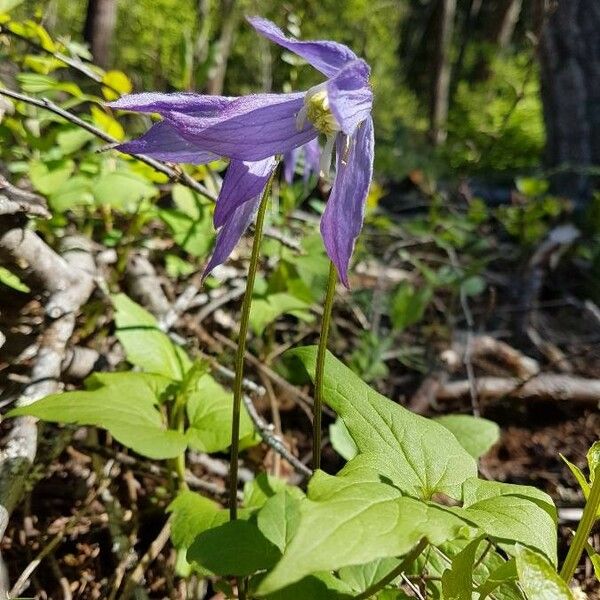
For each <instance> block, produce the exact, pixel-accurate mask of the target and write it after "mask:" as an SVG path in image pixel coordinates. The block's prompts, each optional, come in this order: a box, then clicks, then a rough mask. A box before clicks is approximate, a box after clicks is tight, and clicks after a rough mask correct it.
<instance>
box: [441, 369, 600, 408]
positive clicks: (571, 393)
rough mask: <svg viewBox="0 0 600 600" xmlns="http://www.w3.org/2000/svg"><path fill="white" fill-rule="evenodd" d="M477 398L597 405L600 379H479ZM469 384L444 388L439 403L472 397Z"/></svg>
mask: <svg viewBox="0 0 600 600" xmlns="http://www.w3.org/2000/svg"><path fill="white" fill-rule="evenodd" d="M476 388H477V394H478V396H479V397H480V398H481V399H482V400H488V401H489V400H499V399H502V398H513V399H519V400H557V401H562V402H576V403H582V404H591V405H596V404H598V402H600V379H586V378H584V377H577V376H575V375H556V374H551V373H542V374H540V375H537V376H535V377H533V378H531V379H529V380H528V381H525V382H523V381H521V380H519V379H517V378H515V377H479V378H478V379H477V383H476ZM469 390H470V384H469V381H467V380H462V381H452V382H450V383H446V384H443V385H440V386H439V388H438V389H437V393H436V398H437V400H459V399H462V398H465V397H466V396H468V395H469Z"/></svg>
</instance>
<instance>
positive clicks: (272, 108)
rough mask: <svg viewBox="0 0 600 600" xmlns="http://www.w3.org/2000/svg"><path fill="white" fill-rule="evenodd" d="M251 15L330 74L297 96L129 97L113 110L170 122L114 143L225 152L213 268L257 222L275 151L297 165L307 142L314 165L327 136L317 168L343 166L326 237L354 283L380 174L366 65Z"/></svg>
mask: <svg viewBox="0 0 600 600" xmlns="http://www.w3.org/2000/svg"><path fill="white" fill-rule="evenodd" d="M248 21H249V22H250V24H251V25H252V27H254V29H255V30H256V31H257V32H258V33H259V34H261V35H262V36H264V37H266V38H267V39H269V40H271V41H272V42H274V43H276V44H278V45H280V46H282V47H284V48H286V49H287V50H289V51H291V52H294V53H295V54H297V55H298V56H301V57H302V58H304V59H305V60H306V61H307V62H308V63H310V64H311V65H312V66H313V67H315V68H316V69H317V70H319V71H320V72H321V73H323V74H324V75H325V76H326V77H327V80H326V81H324V82H323V83H321V84H319V85H316V86H314V87H313V88H310V89H309V90H308V91H306V92H301V93H290V94H254V95H250V96H243V97H239V98H230V97H225V96H203V95H198V94H181V93H179V94H160V93H145V94H132V95H129V96H124V97H123V98H120V99H119V100H117V101H116V102H113V103H111V106H112V107H113V108H118V109H123V110H131V111H136V112H146V113H158V114H159V115H161V117H162V119H163V120H162V121H160V122H159V123H157V124H155V125H154V126H153V127H152V128H151V129H150V130H149V131H147V132H146V133H145V134H144V135H143V136H142V137H140V138H138V139H136V140H132V141H130V142H126V143H124V144H121V145H120V146H118V147H117V148H118V149H119V150H121V151H122V152H127V153H129V154H146V155H149V156H153V157H155V158H159V159H162V160H168V161H172V162H191V163H195V164H203V163H207V162H210V161H212V160H214V159H215V158H216V157H221V156H223V157H227V158H229V159H230V161H231V162H230V165H229V168H228V170H227V173H226V175H225V179H224V181H223V187H222V189H221V193H220V195H219V198H218V201H217V208H216V210H215V226H216V227H219V228H220V230H219V232H218V235H217V242H216V245H215V250H214V253H213V255H212V257H211V259H210V262H209V264H208V265H207V267H206V271H205V273H208V272H210V270H211V269H213V268H214V267H215V266H217V265H218V264H220V263H222V262H223V261H225V260H226V259H227V257H228V256H229V254H230V253H231V251H232V250H233V248H234V247H235V245H236V244H237V242H238V240H239V239H240V237H241V236H242V235H243V233H244V231H245V230H246V229H247V227H248V226H249V225H250V223H251V222H252V220H253V218H254V214H255V212H256V210H257V208H258V205H259V203H260V197H261V194H262V192H263V190H264V188H265V186H266V184H267V181H268V180H269V178H270V176H271V175H272V173H273V170H274V168H275V165H276V161H275V159H274V157H275V156H277V155H284V156H286V155H287V156H288V161H291V163H292V164H295V162H294V161H295V158H294V155H296V157H297V152H298V149H299V148H302V147H304V148H305V150H304V151H305V165H306V164H308V165H310V168H311V169H315V168H317V167H316V162H315V159H314V158H313V156H314V153H315V152H314V151H315V147H317V148H318V142H317V140H318V138H319V136H321V137H322V138H323V139H324V146H323V150H322V151H321V153H320V157H319V165H318V169H319V171H321V172H322V173H323V174H325V175H326V174H328V173H329V171H330V168H331V162H332V157H333V153H334V150H335V162H336V168H335V178H334V181H333V186H332V190H331V194H330V197H329V200H328V201H327V205H326V208H325V212H324V213H323V217H322V219H321V234H322V236H323V241H324V244H325V248H326V250H327V254H328V255H329V257H330V258H331V260H332V261H333V262H334V264H335V266H336V268H337V270H338V273H339V276H340V279H341V281H342V282H343V283H344V285H346V286H347V285H348V265H349V262H350V258H351V256H352V251H353V249H354V244H355V241H356V238H357V237H358V235H359V233H360V230H361V228H362V222H363V216H364V205H365V199H366V197H367V193H368V190H369V184H370V182H371V178H372V175H373V155H374V138H373V121H372V119H371V107H372V101H373V95H372V92H371V88H370V86H369V74H370V69H369V66H368V65H367V63H366V62H365V61H364V60H362V59H360V58H358V57H357V56H356V55H355V54H354V52H352V50H350V48H348V47H346V46H344V45H343V44H338V43H336V42H331V41H302V40H295V39H290V38H287V37H286V36H285V35H284V34H283V32H282V31H281V30H280V29H279V28H278V27H277V26H276V25H274V24H273V23H271V22H270V21H267V20H266V19H261V18H258V17H255V18H250V19H248ZM316 144H317V146H315V145H316ZM288 165H289V162H288ZM288 168H289V167H288ZM291 172H292V173H293V168H292V171H291Z"/></svg>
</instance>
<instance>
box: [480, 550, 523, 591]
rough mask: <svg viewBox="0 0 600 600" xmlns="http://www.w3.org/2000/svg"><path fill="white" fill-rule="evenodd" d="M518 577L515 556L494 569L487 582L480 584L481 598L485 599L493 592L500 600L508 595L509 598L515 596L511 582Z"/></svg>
mask: <svg viewBox="0 0 600 600" xmlns="http://www.w3.org/2000/svg"><path fill="white" fill-rule="evenodd" d="M517 578H518V575H517V563H516V561H515V559H514V558H511V559H510V560H507V561H505V562H503V563H502V564H501V565H500V566H499V567H497V568H496V569H494V571H492V572H491V573H490V575H489V577H488V578H487V579H486V580H485V582H484V583H482V584H481V585H480V586H479V588H478V590H477V591H478V592H479V600H485V598H487V597H488V596H489V595H490V594H491V593H492V592H494V598H497V599H498V600H501V599H502V598H504V597H505V596H507V595H508V598H513V597H514V594H513V593H512V592H513V589H512V585H511V584H512V582H513V581H516V580H517ZM509 585H511V587H510V588H509V587H508V586H509ZM494 590H496V591H494ZM518 597H519V598H521V597H522V596H521V595H519V596H518Z"/></svg>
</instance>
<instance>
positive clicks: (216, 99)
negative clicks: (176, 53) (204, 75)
mask: <svg viewBox="0 0 600 600" xmlns="http://www.w3.org/2000/svg"><path fill="white" fill-rule="evenodd" d="M232 100H233V98H227V97H225V96H207V95H201V94H186V93H175V94H165V93H159V92H144V93H142V94H128V95H127V96H122V97H121V98H119V99H118V100H115V101H114V102H108V103H107V105H108V106H110V107H111V108H115V109H118V110H130V111H132V112H141V113H158V114H161V115H162V114H164V113H166V112H172V111H177V112H182V113H186V114H196V115H199V114H205V115H207V116H208V115H210V114H214V113H215V112H216V111H219V110H221V109H223V108H224V107H225V106H227V105H228V104H229V103H230V102H231V101H232Z"/></svg>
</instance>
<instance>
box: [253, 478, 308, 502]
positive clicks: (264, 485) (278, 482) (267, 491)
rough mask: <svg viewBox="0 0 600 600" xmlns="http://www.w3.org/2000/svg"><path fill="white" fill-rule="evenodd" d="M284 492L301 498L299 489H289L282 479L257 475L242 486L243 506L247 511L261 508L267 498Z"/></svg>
mask: <svg viewBox="0 0 600 600" xmlns="http://www.w3.org/2000/svg"><path fill="white" fill-rule="evenodd" d="M285 490H288V491H290V492H291V493H292V494H299V496H303V495H304V494H302V492H301V491H300V489H299V488H296V487H290V486H289V485H288V484H287V483H286V482H285V481H284V480H283V479H279V478H278V477H273V476H272V475H267V474H266V473H259V474H258V475H257V476H256V477H255V478H254V479H252V480H251V481H247V482H246V483H245V484H244V506H245V507H246V508H248V509H256V508H262V507H263V506H264V505H265V503H266V501H267V500H268V499H269V498H272V497H273V496H275V495H276V494H278V493H279V492H283V491H285Z"/></svg>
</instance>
